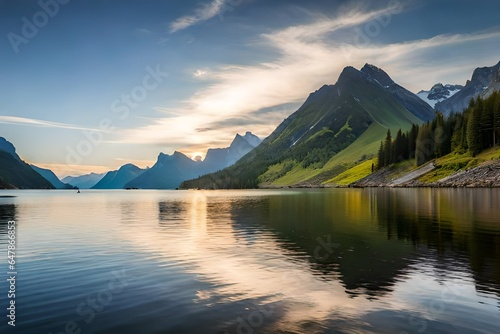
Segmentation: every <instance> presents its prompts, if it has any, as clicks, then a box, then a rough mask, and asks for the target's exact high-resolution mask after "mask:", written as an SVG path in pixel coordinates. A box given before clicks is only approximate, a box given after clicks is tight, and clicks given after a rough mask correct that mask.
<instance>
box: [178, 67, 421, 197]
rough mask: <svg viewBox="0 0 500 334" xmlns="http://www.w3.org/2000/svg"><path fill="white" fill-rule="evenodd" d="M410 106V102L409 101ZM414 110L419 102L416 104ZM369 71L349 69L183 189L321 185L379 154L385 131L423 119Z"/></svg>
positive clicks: (409, 125)
mask: <svg viewBox="0 0 500 334" xmlns="http://www.w3.org/2000/svg"><path fill="white" fill-rule="evenodd" d="M405 102H407V104H410V105H412V102H411V101H405ZM412 106H413V107H414V108H408V109H412V110H418V111H420V110H419V109H418V108H419V107H418V106H416V105H412ZM408 109H407V108H405V107H403V104H402V103H400V102H399V101H398V99H397V98H396V96H395V95H394V94H392V93H391V91H389V90H387V89H386V88H385V87H384V86H382V85H381V84H380V83H379V82H378V81H377V80H376V79H374V78H372V77H371V76H370V75H369V74H367V73H364V72H362V71H358V70H356V69H354V68H352V67H347V68H345V69H344V71H343V72H342V73H341V75H340V76H339V80H338V82H337V83H336V84H335V85H330V86H323V87H322V88H321V89H320V90H318V91H316V92H315V93H313V94H311V95H310V96H309V98H308V99H307V100H306V102H305V103H304V104H303V105H302V106H301V107H300V108H299V110H297V111H296V112H295V113H294V114H292V115H291V116H290V117H289V118H287V119H286V120H285V121H283V123H282V124H280V126H278V128H277V129H276V130H275V131H274V132H273V133H272V134H271V135H270V136H269V137H268V138H266V139H265V140H264V141H263V143H262V144H261V145H260V146H259V147H257V148H256V149H254V150H253V151H252V152H250V153H249V154H248V155H246V156H245V157H243V158H242V159H241V160H240V161H239V162H238V163H236V164H235V165H234V166H232V167H230V168H226V169H224V170H223V171H220V172H218V173H213V174H209V175H206V176H203V177H201V178H198V179H196V180H191V181H186V182H184V183H183V184H182V187H183V188H209V189H218V188H250V187H257V186H259V184H260V185H261V186H262V185H265V184H267V185H269V184H271V185H278V186H283V185H295V184H300V183H304V182H307V181H309V180H312V183H314V184H319V183H322V182H324V181H326V180H327V179H330V178H332V177H334V176H335V175H337V174H339V173H341V172H342V171H344V170H345V169H346V168H347V166H345V167H344V165H345V164H349V163H354V162H356V161H358V160H362V159H366V158H367V157H368V156H369V155H371V154H375V153H376V151H377V149H378V146H379V145H380V141H381V140H382V139H383V138H384V136H385V134H386V132H387V129H391V130H393V131H397V129H399V128H402V129H407V128H409V127H411V124H412V123H422V120H420V119H419V118H418V117H417V116H415V115H414V114H412V113H411V112H410V111H409V110H408Z"/></svg>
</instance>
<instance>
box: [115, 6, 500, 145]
mask: <svg viewBox="0 0 500 334" xmlns="http://www.w3.org/2000/svg"><path fill="white" fill-rule="evenodd" d="M389 14H391V9H390V8H387V9H383V10H375V11H371V12H362V11H353V10H351V11H347V12H343V13H340V14H339V15H338V16H337V17H333V18H326V17H321V18H319V19H318V18H317V17H316V18H315V21H314V22H312V23H310V24H304V25H297V26H292V27H287V28H284V29H280V30H276V31H273V32H269V33H266V34H262V35H260V36H258V38H257V41H256V42H255V45H254V46H256V47H259V48H261V49H262V52H264V53H269V54H274V55H276V56H275V58H274V59H272V60H271V61H269V60H268V61H267V62H265V63H255V64H251V65H241V64H223V65H220V66H219V67H214V68H211V69H209V70H207V71H209V72H210V79H211V80H210V82H208V83H207V84H206V85H205V86H204V87H203V88H202V89H200V90H198V91H197V92H196V93H195V94H193V95H192V96H191V97H190V98H189V99H188V100H186V101H183V102H182V104H180V106H179V107H178V108H177V109H174V110H175V112H172V108H170V109H169V110H168V113H166V114H165V117H161V118H158V119H156V120H154V121H153V122H152V123H151V124H149V125H148V126H145V127H142V128H136V129H130V130H128V131H126V132H123V135H122V138H121V139H120V140H121V141H122V142H124V143H144V144H147V143H166V144H168V145H169V146H170V147H177V148H182V151H183V152H188V153H189V152H190V151H200V150H201V149H206V148H208V147H225V146H227V145H228V142H229V141H230V140H231V139H232V134H233V133H236V132H241V131H247V130H248V131H252V132H255V133H256V134H257V135H260V136H262V137H265V136H267V135H269V134H270V133H271V132H272V131H273V130H274V129H275V128H276V126H277V125H278V124H279V123H280V122H281V121H282V120H283V119H284V118H286V117H287V116H288V115H290V114H291V113H292V112H293V111H295V110H296V109H291V108H293V107H290V106H297V104H299V103H301V102H303V101H304V100H305V98H306V97H307V96H308V95H309V93H311V92H313V91H315V90H317V89H318V88H320V87H321V86H322V85H324V84H333V83H335V82H336V80H337V77H338V75H339V74H340V72H341V71H342V69H343V68H344V67H345V66H348V65H351V66H355V67H357V68H360V67H362V66H363V65H364V63H366V62H369V63H372V64H375V65H377V66H380V67H382V68H383V69H385V70H386V71H387V72H388V73H389V75H391V76H392V77H393V79H394V80H395V81H396V82H398V83H400V84H402V85H403V86H405V87H407V88H409V89H410V90H413V91H418V90H420V89H423V88H430V87H431V86H432V85H433V84H435V83H436V82H441V81H444V82H450V83H465V80H466V79H467V78H468V77H470V75H471V73H472V70H473V69H474V68H475V67H477V66H479V65H488V64H489V65H493V64H494V63H497V62H498V59H496V60H494V59H495V57H497V58H498V56H496V55H498V54H500V45H498V43H496V42H497V41H498V40H499V39H500V29H492V30H489V31H481V32H476V33H473V34H454V35H438V36H434V37H432V38H427V39H419V40H412V41H406V42H399V43H390V44H383V43H381V42H380V41H379V38H378V36H374V35H373V34H372V36H371V37H370V38H369V40H368V41H365V42H364V43H359V38H358V37H359V36H358V35H357V34H358V32H359V31H362V29H366V27H368V26H369V25H372V24H373V23H374V22H380V21H379V20H380V18H381V17H387V15H389ZM391 15H393V14H391ZM379 24H380V23H379ZM390 28H391V27H390V24H389V25H387V26H385V27H384V26H381V29H380V34H382V33H383V31H384V29H390ZM485 47H489V48H490V49H489V50H488V52H482V53H478V52H477V50H484V48H485ZM471 59H474V62H473V63H471ZM493 60H494V61H493ZM285 104H287V105H288V106H289V107H288V108H284V109H281V110H276V111H275V112H273V113H272V115H266V116H262V115H260V117H259V115H258V113H257V111H259V110H265V109H266V108H272V107H273V106H280V105H285ZM166 111H167V110H166ZM200 130H202V131H200ZM186 142H189V143H191V145H188V146H187V147H182V146H180V143H186Z"/></svg>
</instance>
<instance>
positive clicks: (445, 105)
mask: <svg viewBox="0 0 500 334" xmlns="http://www.w3.org/2000/svg"><path fill="white" fill-rule="evenodd" d="M498 90H500V62H498V64H496V65H494V66H491V67H481V68H477V69H476V70H474V73H473V74H472V78H471V80H468V81H467V83H466V84H465V87H463V88H462V89H461V90H460V91H458V92H456V93H455V94H453V95H452V96H450V97H449V98H447V99H445V100H443V101H440V102H438V103H436V105H435V109H436V110H438V111H440V112H442V113H443V114H444V115H449V114H451V113H452V112H455V113H457V112H462V111H463V110H464V109H466V108H467V107H468V106H469V102H470V100H471V99H472V98H475V97H477V96H481V97H483V98H486V97H489V96H490V95H491V94H492V93H493V92H494V91H498Z"/></svg>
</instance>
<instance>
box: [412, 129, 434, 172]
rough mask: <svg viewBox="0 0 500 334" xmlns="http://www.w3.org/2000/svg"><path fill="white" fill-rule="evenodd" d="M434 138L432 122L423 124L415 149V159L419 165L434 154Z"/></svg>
mask: <svg viewBox="0 0 500 334" xmlns="http://www.w3.org/2000/svg"><path fill="white" fill-rule="evenodd" d="M434 150H435V148H434V138H433V133H432V124H430V123H427V124H424V125H422V126H421V127H420V128H419V130H418V136H417V145H416V150H415V160H416V163H417V166H421V165H423V164H424V163H426V162H427V161H429V160H430V159H432V158H433V155H434Z"/></svg>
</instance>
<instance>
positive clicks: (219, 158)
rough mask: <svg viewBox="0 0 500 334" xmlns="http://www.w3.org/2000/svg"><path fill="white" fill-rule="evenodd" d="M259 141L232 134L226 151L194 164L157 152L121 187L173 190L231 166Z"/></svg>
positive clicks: (215, 151) (210, 153)
mask: <svg viewBox="0 0 500 334" xmlns="http://www.w3.org/2000/svg"><path fill="white" fill-rule="evenodd" d="M260 143H261V140H260V139H259V138H258V137H257V136H255V135H253V134H252V133H251V132H247V133H246V134H245V135H244V136H241V135H239V134H237V135H236V137H235V138H234V140H233V142H232V143H231V145H230V146H229V147H228V148H220V149H209V150H208V151H207V155H206V157H205V160H203V161H194V160H191V159H189V158H188V157H187V156H185V155H184V154H182V153H180V152H174V154H173V155H168V154H163V153H160V155H159V156H158V160H157V162H156V163H155V164H154V166H153V167H151V168H150V169H148V170H146V171H145V172H144V173H142V174H141V175H139V176H138V177H136V178H135V179H133V180H132V181H130V182H128V183H126V184H125V188H139V189H175V188H177V187H179V185H180V184H181V183H182V182H183V181H186V180H189V179H192V178H196V177H198V176H201V175H204V174H208V173H212V172H216V171H218V170H221V169H224V168H226V167H228V166H231V165H232V164H234V163H235V162H236V161H238V160H239V159H240V158H241V157H243V156H244V155H246V154H247V153H249V152H250V151H252V150H253V149H254V148H255V147H256V146H258V145H259V144H260Z"/></svg>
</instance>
